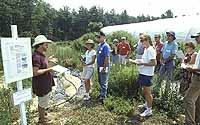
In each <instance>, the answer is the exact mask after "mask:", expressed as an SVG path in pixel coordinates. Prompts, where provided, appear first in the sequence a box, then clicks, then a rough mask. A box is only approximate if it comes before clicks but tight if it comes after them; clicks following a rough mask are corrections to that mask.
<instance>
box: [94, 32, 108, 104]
mask: <svg viewBox="0 0 200 125" xmlns="http://www.w3.org/2000/svg"><path fill="white" fill-rule="evenodd" d="M96 39H97V41H98V42H99V46H98V49H97V68H98V69H97V70H98V79H99V84H100V95H99V97H98V101H99V102H100V103H101V104H103V103H104V99H105V97H106V93H107V88H108V74H109V69H110V46H109V45H108V44H107V42H106V36H105V34H104V33H103V32H102V31H100V32H99V33H98V34H97V35H96Z"/></svg>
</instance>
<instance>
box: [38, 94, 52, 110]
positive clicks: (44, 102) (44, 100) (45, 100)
mask: <svg viewBox="0 0 200 125" xmlns="http://www.w3.org/2000/svg"><path fill="white" fill-rule="evenodd" d="M49 97H50V92H49V93H48V94H46V95H44V96H42V97H39V96H38V105H39V106H40V107H42V108H45V109H46V108H48V107H49Z"/></svg>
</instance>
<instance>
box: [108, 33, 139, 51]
mask: <svg viewBox="0 0 200 125" xmlns="http://www.w3.org/2000/svg"><path fill="white" fill-rule="evenodd" d="M121 37H126V39H127V40H128V41H129V43H130V45H131V47H133V46H134V45H135V44H136V43H137V38H136V37H135V36H133V35H132V34H131V33H129V32H126V31H116V32H112V33H110V34H108V35H107V41H108V42H109V43H112V41H113V40H114V39H118V40H120V39H121Z"/></svg>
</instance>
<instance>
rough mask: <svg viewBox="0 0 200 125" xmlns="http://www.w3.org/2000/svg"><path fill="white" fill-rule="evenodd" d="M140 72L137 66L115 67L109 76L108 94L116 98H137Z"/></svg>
mask: <svg viewBox="0 0 200 125" xmlns="http://www.w3.org/2000/svg"><path fill="white" fill-rule="evenodd" d="M137 76H138V71H137V68H136V66H134V65H131V66H122V67H120V66H119V65H114V66H112V67H111V70H110V74H109V87H108V93H109V94H111V95H115V96H122V97H126V98H132V97H136V96H137V93H136V92H137V91H136V89H137V84H136V80H137Z"/></svg>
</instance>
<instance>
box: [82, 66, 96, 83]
mask: <svg viewBox="0 0 200 125" xmlns="http://www.w3.org/2000/svg"><path fill="white" fill-rule="evenodd" d="M93 72H94V68H93V67H84V68H83V73H82V77H83V78H84V79H86V80H89V79H91V78H92V75H93Z"/></svg>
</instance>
